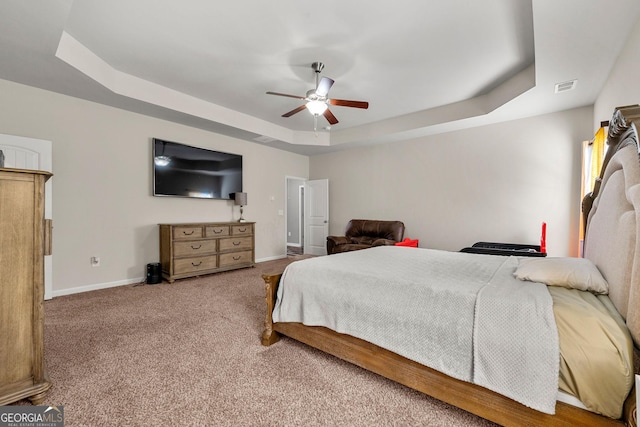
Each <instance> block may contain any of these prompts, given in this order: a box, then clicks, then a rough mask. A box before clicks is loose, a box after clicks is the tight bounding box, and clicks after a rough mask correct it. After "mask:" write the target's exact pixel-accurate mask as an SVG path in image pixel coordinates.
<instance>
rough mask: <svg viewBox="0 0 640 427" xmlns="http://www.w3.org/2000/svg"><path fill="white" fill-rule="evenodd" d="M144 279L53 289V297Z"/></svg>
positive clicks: (127, 283)
mask: <svg viewBox="0 0 640 427" xmlns="http://www.w3.org/2000/svg"><path fill="white" fill-rule="evenodd" d="M145 280H146V277H139V278H136V279H125V280H118V281H115V282H107V283H96V284H94V285H86V286H78V287H77V288H68V289H60V290H58V291H53V296H54V297H61V296H64V295H72V294H79V293H82V292H89V291H97V290H99V289H107V288H115V287H117V286H125V285H133V284H135V283H142V282H144V281H145Z"/></svg>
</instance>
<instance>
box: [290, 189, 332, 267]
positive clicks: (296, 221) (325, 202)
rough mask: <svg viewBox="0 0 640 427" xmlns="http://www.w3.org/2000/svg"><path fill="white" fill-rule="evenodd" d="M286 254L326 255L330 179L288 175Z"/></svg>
mask: <svg viewBox="0 0 640 427" xmlns="http://www.w3.org/2000/svg"><path fill="white" fill-rule="evenodd" d="M285 181H286V186H285V190H286V196H285V197H286V200H287V203H286V211H285V224H286V227H285V228H286V238H285V242H286V254H287V256H294V255H300V254H309V255H326V254H327V250H326V240H327V235H328V234H329V180H327V179H319V180H311V181H309V180H307V179H305V178H298V177H285Z"/></svg>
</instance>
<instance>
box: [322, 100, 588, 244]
mask: <svg viewBox="0 0 640 427" xmlns="http://www.w3.org/2000/svg"><path fill="white" fill-rule="evenodd" d="M592 117H593V109H592V108H591V107H584V108H579V109H575V110H569V111H565V112H561V113H555V114H548V115H544V116H539V117H532V118H526V119H521V120H516V121H512V122H507V123H500V124H494V125H488V126H483V127H478V128H473V129H467V130H462V131H457V132H450V133H446V134H441V135H434V136H429V137H424V138H420V139H416V140H413V141H405V142H397V143H396V142H394V143H389V144H382V145H378V146H374V147H368V148H361V149H354V150H349V151H343V152H337V153H331V154H326V155H320V156H314V157H312V158H311V160H310V179H320V178H328V179H329V188H330V198H329V206H330V216H329V217H330V226H329V233H330V234H338V235H339V234H342V233H343V232H344V227H345V225H346V223H347V221H349V220H350V219H352V218H369V219H389V220H401V221H403V222H404V223H405V226H406V234H405V236H406V237H411V238H414V239H415V238H418V239H420V246H421V247H429V248H437V249H445V250H459V249H460V248H462V247H465V246H470V245H471V244H473V243H474V242H476V241H498V242H512V243H532V244H537V243H538V242H539V241H540V229H541V224H542V222H543V221H546V222H547V227H548V228H547V248H548V251H549V254H550V255H552V256H566V255H574V256H575V255H577V254H578V227H579V218H580V199H581V197H580V176H581V165H580V162H581V160H580V159H581V145H582V141H584V140H587V139H589V138H591V136H592V132H591V128H592V126H591V121H592Z"/></svg>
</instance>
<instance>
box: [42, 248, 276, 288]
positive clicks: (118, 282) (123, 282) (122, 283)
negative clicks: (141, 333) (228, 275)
mask: <svg viewBox="0 0 640 427" xmlns="http://www.w3.org/2000/svg"><path fill="white" fill-rule="evenodd" d="M286 257H287V255H276V256H272V257H267V258H261V259H258V260H256V263H259V262H265V261H275V260H277V259H283V258H286ZM213 274H215V273H213ZM146 280H147V279H146V277H144V276H143V277H138V278H134V279H124V280H116V281H115V282H107V283H96V284H93V285H85V286H78V287H75V288H68V289H60V290H57V291H53V296H54V297H62V296H65V295H73V294H79V293H82V292H90V291H97V290H100V289H108V288H115V287H118V286H126V285H134V284H136V283H144V282H145V281H146Z"/></svg>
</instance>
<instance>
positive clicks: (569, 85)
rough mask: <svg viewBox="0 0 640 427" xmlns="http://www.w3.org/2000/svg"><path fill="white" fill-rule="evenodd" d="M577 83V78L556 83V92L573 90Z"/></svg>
mask: <svg viewBox="0 0 640 427" xmlns="http://www.w3.org/2000/svg"><path fill="white" fill-rule="evenodd" d="M577 84H578V80H569V81H567V82H562V83H556V90H555V92H556V93H560V92H566V91H568V90H573V89H575V88H576V85H577Z"/></svg>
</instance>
